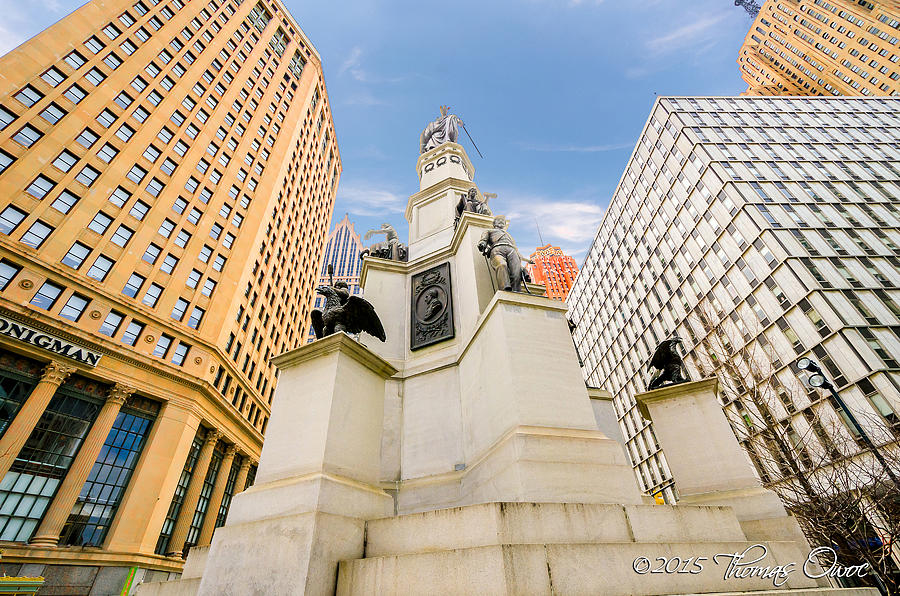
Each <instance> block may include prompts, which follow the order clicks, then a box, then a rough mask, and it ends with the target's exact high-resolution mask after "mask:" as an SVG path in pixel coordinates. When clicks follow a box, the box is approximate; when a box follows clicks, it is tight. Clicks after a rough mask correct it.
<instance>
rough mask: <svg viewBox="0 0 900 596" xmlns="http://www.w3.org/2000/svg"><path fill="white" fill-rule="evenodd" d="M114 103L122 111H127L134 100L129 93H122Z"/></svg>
mask: <svg viewBox="0 0 900 596" xmlns="http://www.w3.org/2000/svg"><path fill="white" fill-rule="evenodd" d="M113 101H115V102H116V103H117V104H118V105H119V107H121V108H122V109H125V108H127V107H128V106H130V105H131V102H133V101H134V100H133V99H131V96H130V95H128V94H127V93H125V92H124V91H122V92H121V93H119V94H118V95H116V98H115V99H114V100H113Z"/></svg>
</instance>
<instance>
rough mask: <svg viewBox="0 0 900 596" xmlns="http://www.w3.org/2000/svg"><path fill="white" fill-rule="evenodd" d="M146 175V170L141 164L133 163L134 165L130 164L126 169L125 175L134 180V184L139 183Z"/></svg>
mask: <svg viewBox="0 0 900 596" xmlns="http://www.w3.org/2000/svg"><path fill="white" fill-rule="evenodd" d="M146 175H147V170H145V169H144V168H142V167H141V166H139V165H137V164H135V165H133V166H131V169H130V170H128V173H127V174H126V177H127V178H128V179H129V180H131V181H132V182H134V183H135V184H140V183H141V181H143V180H144V176H146Z"/></svg>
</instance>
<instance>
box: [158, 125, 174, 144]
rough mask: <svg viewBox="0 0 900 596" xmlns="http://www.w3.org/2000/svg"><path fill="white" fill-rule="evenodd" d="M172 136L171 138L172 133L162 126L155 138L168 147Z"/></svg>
mask: <svg viewBox="0 0 900 596" xmlns="http://www.w3.org/2000/svg"><path fill="white" fill-rule="evenodd" d="M172 136H173V135H172V131H171V130H169V129H168V128H166V127H165V126H163V127H162V128H161V129H160V131H159V134H157V135H156V138H158V139H159V140H160V141H162V142H163V143H165V144H166V145H168V144H169V141H171V140H172Z"/></svg>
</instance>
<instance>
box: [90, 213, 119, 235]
mask: <svg viewBox="0 0 900 596" xmlns="http://www.w3.org/2000/svg"><path fill="white" fill-rule="evenodd" d="M112 220H113V218H111V217H110V216H108V215H107V214H105V213H103V212H102V211H98V212H97V215H95V216H94V219H92V220H91V223H89V224H88V229H90V230H94V231H95V232H97V233H98V234H105V233H106V228H108V227H109V224H111V223H112Z"/></svg>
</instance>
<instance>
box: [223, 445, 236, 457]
mask: <svg viewBox="0 0 900 596" xmlns="http://www.w3.org/2000/svg"><path fill="white" fill-rule="evenodd" d="M236 453H237V445H228V446H227V447H225V457H234V456H235V454H236Z"/></svg>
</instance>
